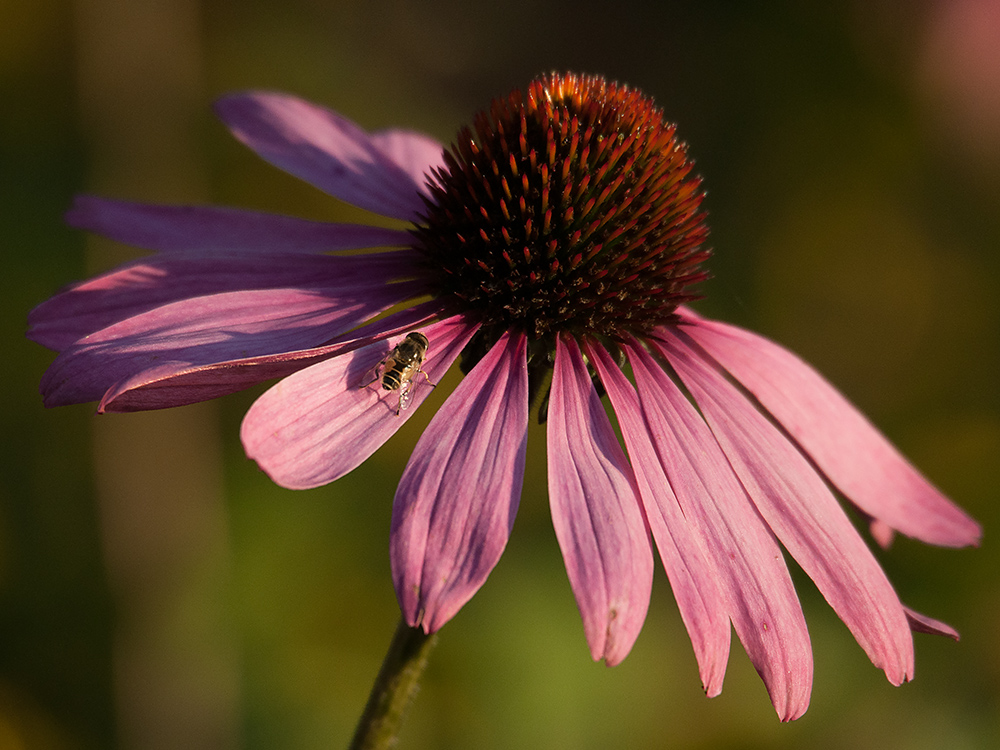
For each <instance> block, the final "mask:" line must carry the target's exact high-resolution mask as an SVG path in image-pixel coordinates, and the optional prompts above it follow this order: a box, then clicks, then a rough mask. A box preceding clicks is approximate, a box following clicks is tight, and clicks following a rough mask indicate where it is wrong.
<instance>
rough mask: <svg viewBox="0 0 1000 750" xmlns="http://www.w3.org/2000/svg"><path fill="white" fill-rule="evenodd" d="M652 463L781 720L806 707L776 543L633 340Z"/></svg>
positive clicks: (791, 595) (798, 628) (803, 637)
mask: <svg viewBox="0 0 1000 750" xmlns="http://www.w3.org/2000/svg"><path fill="white" fill-rule="evenodd" d="M626 351H627V353H628V355H629V362H630V363H631V365H632V370H633V372H634V373H635V380H636V385H637V386H638V390H639V400H640V404H641V406H642V410H643V414H644V416H645V418H646V423H647V425H648V428H647V429H648V431H649V435H650V437H651V438H652V440H653V443H654V445H655V447H656V452H657V454H658V458H657V463H659V464H660V465H661V466H663V468H664V470H665V471H666V473H667V476H668V478H669V481H670V484H671V486H672V487H673V491H674V494H675V495H676V497H677V500H678V502H679V503H680V506H681V511H682V512H683V513H684V516H685V518H687V519H688V520H689V521H690V523H692V524H693V525H694V526H695V527H696V528H697V529H698V530H699V538H701V539H705V540H706V541H707V547H706V549H705V552H706V555H707V557H708V558H709V559H711V560H712V562H713V563H714V568H715V570H716V571H717V572H718V575H719V585H720V586H721V587H722V589H723V591H724V592H725V595H726V597H727V604H728V608H729V616H730V618H731V619H732V622H733V626H734V627H735V629H736V634H737V635H738V636H739V639H740V641H741V642H742V643H743V647H744V648H745V649H746V651H747V654H748V655H749V657H750V660H751V661H752V662H753V665H754V667H756V669H757V672H758V673H759V674H760V676H761V679H763V681H764V685H765V687H766V688H767V692H768V695H769V696H770V697H771V702H772V704H773V705H774V708H775V710H776V711H777V712H778V716H779V717H780V718H781V720H782V721H791V720H793V719H797V718H798V717H799V716H801V715H802V714H803V713H805V710H806V708H808V706H809V692H810V690H811V688H812V676H813V661H812V650H811V648H810V645H809V632H808V631H807V629H806V621H805V617H803V615H802V608H801V607H800V606H799V600H798V597H797V596H796V594H795V589H794V587H793V586H792V580H791V578H790V576H789V575H788V568H787V567H786V566H785V562H784V558H783V556H782V553H781V548H780V547H779V546H778V544H777V543H776V542H775V539H774V536H773V535H772V534H771V532H770V530H769V529H768V528H767V526H766V525H765V523H764V521H763V519H761V517H760V515H759V514H758V513H757V510H756V508H755V507H754V505H753V503H752V502H751V500H750V498H749V497H747V494H746V492H745V491H744V490H743V487H742V486H741V485H740V482H739V480H738V479H737V478H736V475H735V474H733V470H732V467H731V466H730V465H729V462H728V461H727V460H726V457H725V455H723V453H722V450H721V449H720V447H719V444H718V443H717V442H716V440H715V438H714V437H713V435H712V433H711V431H710V430H709V428H708V425H706V424H705V422H704V420H703V419H702V418H701V416H700V415H699V414H698V412H697V411H696V410H695V409H694V407H693V406H692V405H691V403H690V402H689V401H688V399H687V398H686V397H685V396H684V394H683V393H682V392H681V390H680V388H678V386H677V385H676V384H675V383H674V382H673V380H671V379H670V377H669V376H668V375H667V373H666V372H664V370H663V368H662V367H661V366H660V365H659V363H658V362H656V361H655V360H654V359H653V357H652V356H651V355H650V354H649V353H648V352H647V351H646V350H645V349H644V348H643V347H641V346H638V345H636V346H629V347H627V348H626Z"/></svg>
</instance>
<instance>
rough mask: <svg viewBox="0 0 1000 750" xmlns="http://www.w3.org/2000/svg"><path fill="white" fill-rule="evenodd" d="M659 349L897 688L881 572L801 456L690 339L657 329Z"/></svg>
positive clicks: (888, 590) (905, 638)
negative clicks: (706, 359)
mask: <svg viewBox="0 0 1000 750" xmlns="http://www.w3.org/2000/svg"><path fill="white" fill-rule="evenodd" d="M662 335H663V340H662V341H663V343H662V350H663V352H664V354H665V355H666V356H667V357H668V359H669V360H670V363H671V364H672V365H673V366H674V368H675V369H676V370H677V373H678V374H679V375H680V377H681V379H682V380H683V381H684V384H685V385H686V386H687V388H688V390H689V391H690V392H691V394H692V395H693V396H694V399H695V401H696V402H697V403H698V406H699V408H700V409H701V410H702V413H704V415H705V419H706V420H707V422H708V423H709V425H710V426H711V428H712V432H713V433H714V434H715V437H716V439H717V440H718V441H719V444H720V445H721V446H722V449H723V450H724V451H725V453H726V457H727V458H728V459H729V462H730V463H731V464H732V466H733V469H734V470H735V471H736V474H737V475H738V476H739V478H740V481H741V482H742V483H743V486H744V487H745V488H746V490H747V492H748V493H749V495H750V497H751V498H753V501H754V504H755V505H756V506H757V509H758V510H759V511H760V513H761V515H762V516H763V517H764V519H765V520H766V521H767V523H768V525H769V526H770V527H771V529H772V530H773V531H774V533H775V534H776V535H777V536H778V538H779V539H780V540H781V543H782V544H784V545H785V547H786V548H787V549H788V551H789V552H790V553H791V555H792V557H794V558H795V560H796V561H797V562H798V563H799V565H801V566H802V569H803V570H805V572H806V573H807V574H808V575H809V577H810V578H812V579H813V581H814V582H815V583H816V586H817V587H818V588H819V590H820V592H821V593H822V594H823V596H824V597H825V598H826V600H827V601H828V602H829V603H830V605H831V606H832V607H833V608H834V610H835V611H836V612H837V614H838V615H839V616H840V619H841V620H843V621H844V623H845V624H846V625H847V627H848V628H849V629H850V630H851V632H852V633H853V634H854V637H855V638H856V639H857V641H858V643H859V644H860V645H861V647H862V648H864V650H865V652H866V653H867V654H868V656H869V658H870V659H871V660H872V662H873V663H874V664H875V665H876V666H877V667H879V668H881V669H883V670H884V671H885V674H886V677H888V678H889V681H890V682H892V683H893V684H895V685H898V684H900V683H902V682H905V681H906V680H909V679H911V678H912V676H913V639H912V637H911V635H910V629H909V626H908V625H907V623H906V617H905V615H904V613H903V607H902V605H901V604H900V602H899V598H898V597H897V596H896V592H895V591H893V589H892V586H891V584H890V583H889V581H888V579H886V577H885V573H884V572H883V571H882V568H880V567H879V564H878V562H877V561H876V560H875V558H874V557H873V556H872V553H871V551H870V550H869V549H868V547H867V546H865V543H864V542H863V541H862V540H861V537H860V536H859V534H858V533H857V531H856V530H855V529H854V526H852V525H851V522H850V521H849V520H848V518H847V516H846V515H845V514H844V511H843V509H842V508H841V507H840V505H839V504H838V503H837V501H836V499H835V498H834V497H833V495H832V494H831V493H830V491H829V490H828V489H827V487H826V485H825V484H824V483H823V480H822V479H821V478H820V477H819V475H818V474H816V472H815V471H814V470H813V468H812V467H811V466H810V465H809V462H808V461H807V460H806V459H805V457H804V456H803V455H802V454H801V453H799V451H798V450H797V449H796V448H795V446H793V445H792V444H791V443H790V442H789V441H788V440H787V439H786V438H785V437H784V435H782V433H781V432H779V430H778V429H777V428H776V427H775V426H774V425H773V424H772V423H771V422H769V421H768V420H767V418H766V417H765V416H764V415H763V414H761V413H760V412H759V411H758V410H757V409H756V408H755V407H754V405H753V404H751V403H750V402H749V401H748V400H747V399H746V397H745V396H744V395H743V394H742V393H741V392H740V391H738V390H737V389H736V388H735V387H734V386H733V385H731V384H730V383H729V382H728V381H727V380H726V379H725V378H724V377H723V376H722V374H721V373H719V372H718V371H717V370H716V369H715V368H714V367H712V365H711V364H710V363H708V362H706V361H705V360H704V359H702V358H701V356H699V355H698V353H697V351H696V350H695V348H693V345H691V344H689V343H687V342H688V341H690V339H686V338H682V337H681V335H678V334H676V333H674V332H673V330H672V329H663V331H662Z"/></svg>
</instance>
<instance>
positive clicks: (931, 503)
mask: <svg viewBox="0 0 1000 750" xmlns="http://www.w3.org/2000/svg"><path fill="white" fill-rule="evenodd" d="M686 317H687V320H689V321H690V322H691V323H692V324H693V325H691V326H690V327H688V328H686V329H685V330H687V331H688V333H689V334H690V336H691V337H692V338H693V339H694V340H695V341H697V342H698V343H699V344H700V345H701V346H702V347H704V349H705V350H706V351H707V352H708V353H709V354H711V355H712V356H713V357H714V358H715V359H716V360H718V362H719V363H720V364H721V365H722V366H723V367H725V368H726V369H727V370H729V372H731V373H732V374H733V376H734V377H735V378H736V379H737V380H739V381H740V383H742V384H743V385H744V386H745V387H746V388H747V390H749V391H750V392H751V393H753V395H754V396H756V397H757V398H758V399H759V400H760V402H761V403H762V404H763V405H764V407H765V408H766V409H767V410H768V411H769V412H771V414H773V415H774V417H775V419H777V420H778V421H779V422H780V423H781V425H782V426H783V427H784V428H785V429H786V430H788V432H789V434H791V435H792V437H794V438H795V439H796V440H797V441H798V443H799V444H800V445H801V446H802V447H803V449H804V450H805V451H806V452H807V453H808V454H809V457H810V458H812V460H813V461H815V462H816V464H817V465H818V466H819V468H820V469H821V470H822V471H823V473H824V474H826V476H827V477H828V478H829V479H830V481H831V482H832V483H833V484H834V485H835V486H836V487H837V489H839V490H840V491H841V492H843V493H844V495H845V496H847V497H848V498H849V499H850V500H851V501H852V502H853V503H854V504H855V505H857V506H858V507H859V508H860V509H861V510H863V511H864V512H865V513H867V514H868V515H870V516H872V517H874V518H877V519H879V520H881V521H883V522H885V523H887V524H888V525H889V526H891V527H892V528H895V529H897V530H898V531H900V532H902V533H903V534H906V535H907V536H912V537H915V538H917V539H921V540H923V541H925V542H929V543H931V544H939V545H943V546H947V547H961V546H965V545H968V544H978V542H979V537H980V534H981V530H980V528H979V524H977V523H976V522H975V521H974V520H973V519H971V518H970V517H969V516H968V515H966V514H965V512H963V511H962V509H961V508H959V507H957V506H956V505H955V504H953V503H952V502H951V501H950V500H949V499H948V498H946V497H945V496H944V495H942V494H941V492H939V491H938V490H937V489H936V488H935V487H933V486H932V485H931V484H930V483H929V482H928V481H927V480H926V479H925V478H924V477H923V476H922V475H921V474H920V473H919V472H918V471H917V470H916V469H914V468H913V466H912V465H911V464H910V463H909V462H908V461H907V460H906V459H905V458H904V457H903V456H902V455H900V453H899V451H897V450H896V448H895V447H894V446H893V445H892V444H891V443H890V442H889V441H888V440H886V438H885V437H884V436H883V435H882V434H881V433H880V432H879V431H878V430H877V429H875V428H874V427H873V426H872V425H871V423H870V422H869V421H868V420H867V419H866V418H865V417H864V415H863V414H861V412H859V411H858V410H857V409H856V408H855V407H854V406H853V405H852V404H851V403H850V402H848V401H847V399H845V398H844V397H843V396H842V395H841V394H840V393H839V392H837V390H836V389H834V388H833V386H831V385H830V384H829V383H828V382H827V381H826V380H824V379H823V377H822V376H821V375H820V374H819V373H817V372H816V371H815V370H813V369H812V368H811V367H809V365H807V364H806V363H805V362H803V361H802V360H800V359H799V358H798V357H796V356H795V355H794V354H792V353H791V352H789V351H788V350H786V349H783V348H782V347H780V346H778V345H777V344H775V343H774V342H772V341H769V340H767V339H765V338H763V337H761V336H758V335H756V334H753V333H750V332H749V331H745V330H743V329H740V328H736V327H734V326H729V325H725V324H723V323H718V322H715V321H710V320H705V319H703V318H698V317H697V316H694V315H692V314H690V313H689V312H688V313H686ZM882 536H883V539H885V538H886V536H885V535H884V534H883V535H882Z"/></svg>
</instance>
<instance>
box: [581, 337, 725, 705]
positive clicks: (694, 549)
mask: <svg viewBox="0 0 1000 750" xmlns="http://www.w3.org/2000/svg"><path fill="white" fill-rule="evenodd" d="M586 353H587V357H588V358H589V359H590V361H591V363H592V364H593V365H594V366H595V367H596V369H597V371H598V373H599V374H600V376H601V383H603V384H604V388H605V390H606V391H607V393H608V396H609V398H610V399H611V403H612V405H613V406H614V409H615V414H616V415H617V416H618V425H619V427H620V428H621V431H622V435H623V437H624V438H625V445H626V447H627V448H628V453H629V457H630V458H631V463H632V467H633V468H634V469H635V475H636V479H637V481H638V484H639V496H640V498H641V499H642V503H643V507H644V508H645V510H646V517H647V518H648V519H649V525H650V528H651V529H652V532H653V538H654V539H655V540H656V546H657V548H658V549H659V551H660V559H661V560H662V561H663V568H664V570H666V573H667V578H669V579H670V586H671V588H672V589H673V591H674V596H675V597H676V599H677V606H678V608H679V609H680V613H681V618H682V619H683V620H684V625H685V627H686V628H687V631H688V635H689V636H690V637H691V643H692V645H693V646H694V651H695V656H696V657H697V659H698V668H699V672H700V674H701V684H702V686H703V687H704V688H705V692H706V693H707V694H708V695H709V696H710V697H711V696H716V695H718V694H719V693H720V692H722V680H723V678H724V677H725V674H726V662H727V660H728V659H729V612H728V608H727V606H726V602H725V599H724V595H723V592H722V589H721V588H720V586H719V580H718V576H719V573H718V572H717V571H716V569H715V564H714V563H713V562H712V561H711V560H710V559H709V557H708V553H707V552H706V549H707V547H708V545H709V540H708V539H706V538H704V537H703V535H702V534H701V530H700V529H699V528H698V527H697V526H696V525H695V524H693V523H692V522H691V521H689V520H688V519H687V518H686V517H685V516H684V513H683V512H682V510H681V508H680V505H678V502H677V498H676V497H675V495H674V492H673V490H672V489H671V488H670V483H669V482H668V480H667V477H666V475H665V474H664V469H663V466H661V465H660V460H659V457H658V456H657V454H656V449H655V448H654V447H653V445H652V443H651V442H650V436H649V432H648V428H647V426H646V423H645V420H644V418H643V414H642V409H641V407H640V406H639V399H638V397H637V396H636V393H635V390H633V388H632V386H631V385H630V384H629V382H628V380H627V379H626V378H625V375H624V374H622V371H621V370H620V369H618V366H617V365H616V364H615V362H614V361H613V360H612V359H611V357H610V356H609V355H608V353H607V352H606V351H605V350H604V349H603V348H602V347H600V346H598V345H592V346H587V348H586Z"/></svg>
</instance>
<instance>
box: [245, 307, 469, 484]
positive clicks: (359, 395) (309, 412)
mask: <svg viewBox="0 0 1000 750" xmlns="http://www.w3.org/2000/svg"><path fill="white" fill-rule="evenodd" d="M477 328H478V326H477V325H472V324H469V323H468V322H466V321H465V320H464V319H462V318H450V319H448V320H444V321H441V322H439V323H434V324H432V325H429V326H427V327H426V328H423V329H422V332H423V333H424V335H426V336H427V338H428V339H429V340H430V347H429V348H428V350H427V359H426V360H425V362H424V365H423V369H424V371H425V372H426V373H427V375H428V377H429V378H430V381H431V382H432V383H437V382H439V381H440V380H441V378H442V377H443V376H444V374H445V372H446V371H447V370H448V368H449V367H450V366H451V363H452V362H454V361H455V358H456V357H457V356H458V355H459V354H460V353H461V351H462V349H463V347H464V346H465V345H466V344H467V343H468V341H469V339H470V338H472V335H473V334H474V333H475V332H476V330H477ZM399 340H400V339H394V340H391V341H388V342H386V341H382V342H379V343H377V344H372V345H370V346H365V347H363V348H359V349H355V350H352V351H350V352H349V353H346V354H343V355H341V356H338V357H336V358H334V359H329V360H327V361H324V362H320V363H318V364H315V365H313V366H311V367H308V368H306V369H304V370H301V371H300V372H297V373H295V374H294V375H291V376H289V377H287V378H285V379H284V380H282V381H280V382H279V383H278V384H277V385H274V386H273V387H271V389H270V390H268V391H267V392H265V393H264V395H263V396H261V397H260V398H258V399H257V400H256V401H255V402H254V404H253V406H251V407H250V410H249V411H248V412H247V414H246V417H244V419H243V426H242V428H241V430H240V436H241V437H242V439H243V447H244V448H245V450H246V453H247V456H249V457H250V458H252V459H253V460H255V461H256V462H257V464H258V465H259V466H260V468H261V469H263V470H264V471H265V472H267V474H268V476H270V477H271V479H273V480H274V481H275V482H276V483H277V484H279V485H281V486H282V487H287V488H289V489H293V490H300V489H308V488H310V487H318V486H320V485H322V484H327V483H328V482H332V481H333V480H335V479H339V478H340V477H342V476H344V474H346V473H347V472H349V471H351V470H352V469H354V468H355V467H357V466H358V465H360V464H361V463H362V462H363V461H364V460H365V459H367V458H368V457H369V456H370V455H371V454H372V453H374V452H375V451H376V450H377V449H378V448H379V446H381V445H382V444H383V443H384V442H385V441H386V440H388V439H389V438H390V437H391V436H392V435H393V434H394V433H395V432H396V430H398V429H399V428H400V427H401V426H402V425H403V424H405V422H406V420H408V419H409V418H410V415H412V414H413V413H414V412H416V411H417V408H418V407H419V406H420V404H421V403H422V402H423V400H424V399H425V398H426V397H427V396H428V395H429V394H430V392H431V386H430V385H428V384H427V383H426V382H424V379H423V378H422V377H419V376H418V377H419V379H418V380H416V381H415V382H416V385H415V387H414V389H413V391H412V394H413V398H412V401H411V403H410V407H409V408H408V409H406V410H404V411H401V412H400V413H399V415H397V414H396V406H397V404H396V403H394V402H393V398H395V397H396V395H395V394H394V393H392V392H388V393H387V392H386V391H384V390H382V389H380V388H378V385H377V384H372V385H370V386H368V387H364V386H365V384H366V383H367V382H368V381H369V380H371V377H372V375H371V373H372V370H373V369H374V367H375V365H376V364H377V363H378V362H379V361H380V360H381V359H382V358H383V357H384V356H385V355H386V354H387V353H388V351H389V350H390V349H391V347H392V346H393V345H395V344H396V343H398V341H399Z"/></svg>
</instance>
